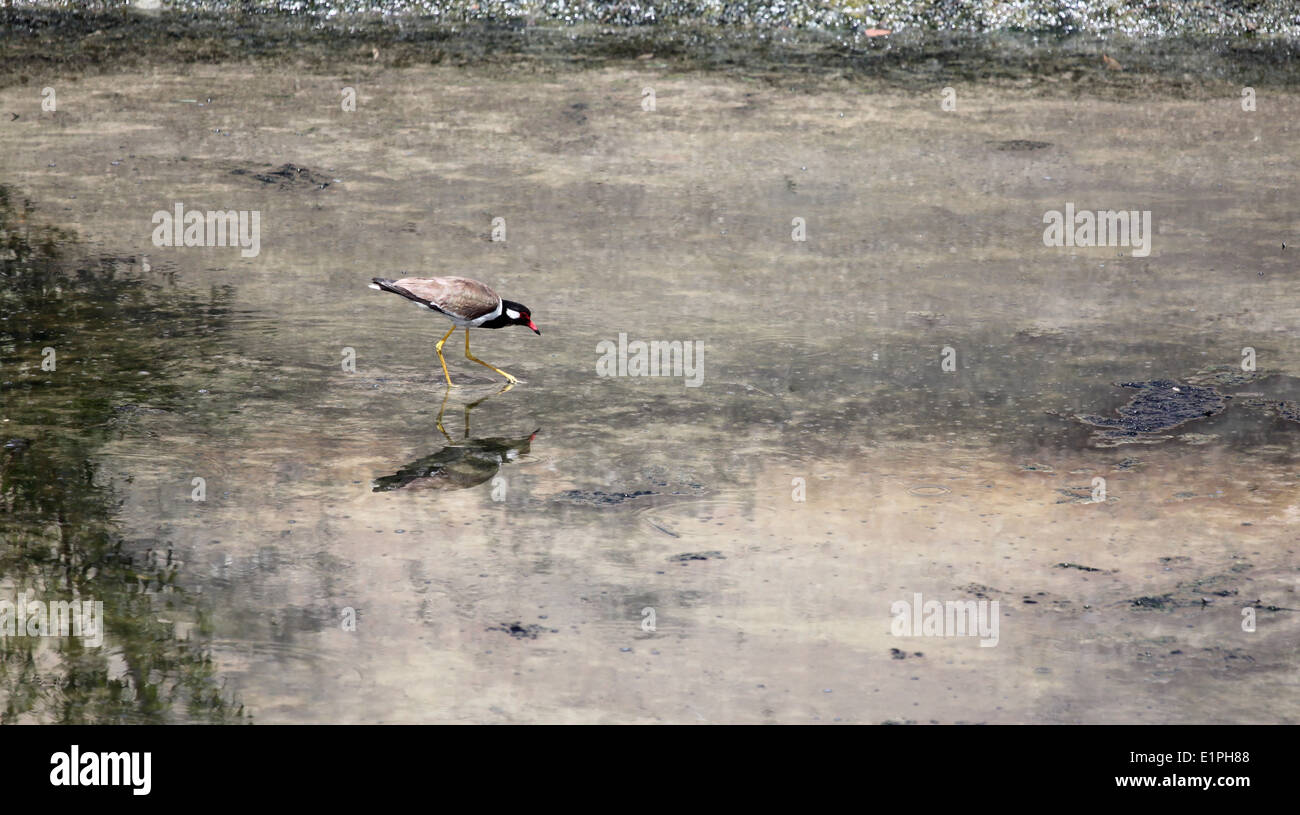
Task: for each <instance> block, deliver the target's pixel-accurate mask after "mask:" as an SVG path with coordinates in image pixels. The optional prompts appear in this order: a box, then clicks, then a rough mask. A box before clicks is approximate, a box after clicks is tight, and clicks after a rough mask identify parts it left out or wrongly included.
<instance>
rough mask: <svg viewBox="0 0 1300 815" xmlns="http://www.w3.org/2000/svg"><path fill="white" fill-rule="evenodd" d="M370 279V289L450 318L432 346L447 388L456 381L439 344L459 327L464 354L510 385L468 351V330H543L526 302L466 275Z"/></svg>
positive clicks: (539, 332) (539, 333)
mask: <svg viewBox="0 0 1300 815" xmlns="http://www.w3.org/2000/svg"><path fill="white" fill-rule="evenodd" d="M371 281H372V282H371V283H370V288H372V289H378V290H379V291H390V292H392V293H393V294H400V295H401V296H402V297H405V298H406V299H407V300H410V301H411V302H413V303H415V304H416V305H417V306H419V307H421V308H425V309H428V310H429V311H433V312H436V313H438V314H441V315H443V316H444V317H446V318H447V319H449V320H451V322H452V326H451V330H449V331H448V332H447V333H446V334H443V335H442V339H440V340H438V343H437V344H436V345H434V349H435V350H436V351H437V352H438V362H440V363H442V375H443V376H444V377H445V378H446V380H447V387H448V388H454V387H456V385H454V384H452V381H451V374H450V373H448V372H447V360H446V359H444V358H443V356H442V345H443V343H445V342H446V341H447V338H448V337H450V336H451V335H452V332H454V331H455V330H456V329H457V328H458V327H459V328H464V329H465V358H466V359H468V360H471V361H473V362H477V363H478V364H479V365H482V366H483V367H485V368H491V369H492V370H494V371H496V372H497V373H499V374H501V375H502V376H504V377H505V378H506V381H507V382H509V383H510V384H511V385H513V384H515V383H516V382H518V381H519V380H518V379H516V378H515V377H513V376H511V375H510V374H508V373H506V372H505V371H503V370H501V369H500V368H498V367H496V366H495V365H489V364H488V363H486V362H484V361H483V360H481V359H479V358H478V357H476V356H474V355H473V354H471V353H470V352H469V330H470V329H471V328H505V327H506V326H508V325H526V326H528V327H529V328H531V329H532V330H533V333H534V334H537V335H538V336H541V333H542V330H541V329H540V328H538V327H537V324H536V323H534V322H533V317H532V312H531V311H529V309H528V306H525V305H524V304H523V303H516V302H515V301H513V300H505V299H502V297H501V296H500V295H499V294H497V293H496V292H495V291H493V290H492V287H491V286H489V285H487V284H486V283H480V282H479V281H477V280H471V279H470V278H468V277H404V278H402V279H401V280H390V279H389V278H386V277H375V278H372V279H371Z"/></svg>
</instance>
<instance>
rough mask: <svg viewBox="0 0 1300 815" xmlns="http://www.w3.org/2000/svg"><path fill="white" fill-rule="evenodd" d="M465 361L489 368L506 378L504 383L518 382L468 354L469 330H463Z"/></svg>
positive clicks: (498, 369) (493, 366)
mask: <svg viewBox="0 0 1300 815" xmlns="http://www.w3.org/2000/svg"><path fill="white" fill-rule="evenodd" d="M465 359H468V360H472V361H474V362H477V363H478V364H479V365H482V366H483V367H484V368H491V369H492V370H494V371H496V372H497V373H499V374H501V375H502V376H504V377H505V378H506V381H507V382H509V383H510V384H511V385H513V384H515V383H516V382H518V381H519V380H518V379H515V378H514V377H513V376H511V375H510V374H508V373H506V372H505V371H503V370H501V369H500V368H498V367H497V366H495V365H488V364H487V363H486V362H484V361H483V360H481V359H479V358H478V357H476V356H474V355H473V354H471V353H470V352H469V329H468V328H467V329H465Z"/></svg>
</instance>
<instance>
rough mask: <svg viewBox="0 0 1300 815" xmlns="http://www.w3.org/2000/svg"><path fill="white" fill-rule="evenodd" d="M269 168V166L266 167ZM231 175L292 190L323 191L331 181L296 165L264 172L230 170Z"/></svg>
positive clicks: (284, 165)
mask: <svg viewBox="0 0 1300 815" xmlns="http://www.w3.org/2000/svg"><path fill="white" fill-rule="evenodd" d="M266 167H267V168H270V167H271V165H270V164H268V165H266ZM230 174H231V175H243V176H249V177H251V178H255V179H257V180H258V181H261V182H262V183H263V184H274V185H275V186H277V187H279V188H280V189H282V190H283V189H293V188H303V189H308V188H315V189H318V190H323V189H325V188H326V187H328V186H329V185H330V184H331V183H332V181H333V179H331V178H330V177H329V176H325V175H321V174H320V173H316V172H313V171H311V170H309V169H307V168H306V167H299V166H297V165H296V164H283V165H281V166H280V167H277V168H275V169H264V170H245V169H237V170H231V171H230Z"/></svg>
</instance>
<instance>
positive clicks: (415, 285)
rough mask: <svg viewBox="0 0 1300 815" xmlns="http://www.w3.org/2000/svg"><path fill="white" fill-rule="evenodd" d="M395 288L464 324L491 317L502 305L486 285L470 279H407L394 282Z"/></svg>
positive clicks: (495, 294)
mask: <svg viewBox="0 0 1300 815" xmlns="http://www.w3.org/2000/svg"><path fill="white" fill-rule="evenodd" d="M392 286H393V288H396V289H402V290H404V291H406V292H407V293H409V294H410V295H411V297H412V299H415V300H420V301H423V302H426V303H432V304H433V305H435V306H437V307H438V309H439V310H441V311H445V312H447V313H448V314H452V315H455V316H456V317H460V318H461V319H463V320H474V319H477V318H479V317H482V316H483V315H485V314H491V313H492V312H494V311H496V309H497V304H498V303H500V302H501V298H500V297H499V296H498V295H497V293H496V292H495V291H493V290H492V289H491V287H489V286H488V285H487V284H486V283H480V282H478V281H477V280H470V279H469V278H468V277H404V278H402V279H401V280H395V281H393V283H392Z"/></svg>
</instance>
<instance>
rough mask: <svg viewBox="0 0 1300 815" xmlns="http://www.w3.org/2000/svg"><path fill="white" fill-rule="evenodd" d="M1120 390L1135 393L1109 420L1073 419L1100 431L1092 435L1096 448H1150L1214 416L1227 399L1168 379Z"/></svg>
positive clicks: (1210, 391) (1195, 386)
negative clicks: (1180, 428) (1172, 432)
mask: <svg viewBox="0 0 1300 815" xmlns="http://www.w3.org/2000/svg"><path fill="white" fill-rule="evenodd" d="M1120 387H1121V388H1131V389H1133V390H1136V391H1137V392H1138V393H1137V395H1136V396H1134V397H1133V398H1132V399H1131V400H1130V401H1129V403H1128V404H1126V405H1123V406H1122V407H1120V408H1119V409H1118V410H1117V411H1116V413H1118V414H1119V416H1117V417H1113V416H1077V417H1075V418H1077V419H1078V420H1079V421H1081V422H1083V423H1084V424H1087V425H1091V426H1093V427H1098V428H1101V430H1099V431H1098V432H1096V433H1094V434H1093V438H1092V440H1093V444H1095V445H1096V446H1097V447H1114V446H1116V445H1119V444H1129V443H1138V444H1151V443H1153V442H1158V441H1163V440H1165V439H1168V438H1170V436H1168V435H1165V434H1166V432H1167V431H1169V430H1173V429H1174V428H1176V427H1178V426H1179V425H1183V424H1186V423H1187V422H1192V421H1196V420H1197V419H1206V418H1209V417H1211V416H1217V415H1219V414H1220V413H1222V412H1223V411H1224V409H1225V408H1227V405H1228V403H1227V399H1226V397H1224V395H1223V394H1221V393H1219V392H1218V391H1217V390H1215V389H1214V388H1207V387H1202V386H1199V385H1188V384H1185V383H1180V382H1174V381H1172V380H1168V379H1153V380H1151V381H1149V382H1124V383H1121V384H1120Z"/></svg>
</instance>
